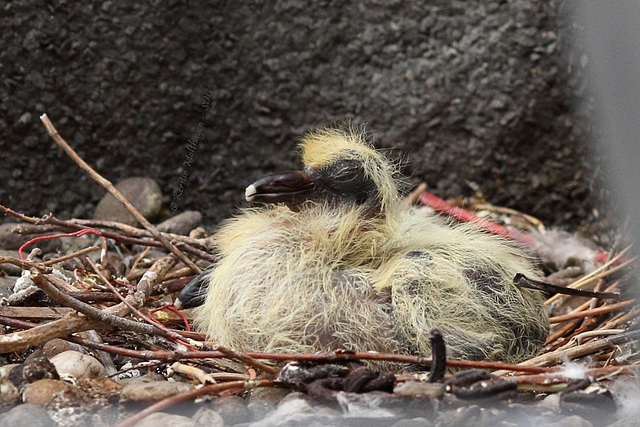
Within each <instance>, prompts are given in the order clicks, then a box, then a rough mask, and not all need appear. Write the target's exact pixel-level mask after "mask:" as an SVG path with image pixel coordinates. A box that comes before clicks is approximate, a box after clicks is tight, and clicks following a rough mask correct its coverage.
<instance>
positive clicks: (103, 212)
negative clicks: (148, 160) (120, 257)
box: [93, 177, 162, 226]
mask: <svg viewBox="0 0 640 427" xmlns="http://www.w3.org/2000/svg"><path fill="white" fill-rule="evenodd" d="M116 189H117V190H118V191H120V193H122V195H123V196H124V197H125V198H126V199H127V200H128V201H129V202H130V203H131V204H132V205H133V207H135V208H136V209H137V210H138V212H140V214H142V216H144V217H145V218H146V219H147V220H148V221H153V220H154V219H155V218H156V217H157V216H158V214H159V213H160V209H161V207H162V192H161V191H160V187H159V186H158V184H157V183H156V182H155V181H154V180H153V179H151V178H144V177H135V178H127V179H125V180H123V181H120V182H119V183H118V184H117V185H116ZM93 218H94V219H99V220H104V221H116V222H122V223H124V224H129V225H132V226H137V225H138V221H137V220H136V219H135V217H134V216H133V215H132V214H131V213H130V212H129V211H127V209H126V208H125V207H124V206H123V205H122V204H121V203H120V202H119V201H117V200H116V198H115V197H113V196H112V195H111V194H109V193H107V194H105V195H104V197H103V198H102V200H100V203H98V206H97V207H96V211H95V213H94V214H93Z"/></svg>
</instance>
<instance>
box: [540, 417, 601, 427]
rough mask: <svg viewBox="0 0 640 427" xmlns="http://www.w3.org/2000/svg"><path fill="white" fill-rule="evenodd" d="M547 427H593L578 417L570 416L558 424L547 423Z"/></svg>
mask: <svg viewBox="0 0 640 427" xmlns="http://www.w3.org/2000/svg"><path fill="white" fill-rule="evenodd" d="M547 427H593V424H591V423H590V422H589V421H587V420H585V419H584V418H582V417H580V416H578V415H571V416H569V417H566V418H563V419H561V420H560V421H558V422H555V423H549V424H547Z"/></svg>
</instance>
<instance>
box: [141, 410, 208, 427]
mask: <svg viewBox="0 0 640 427" xmlns="http://www.w3.org/2000/svg"><path fill="white" fill-rule="evenodd" d="M134 425H135V426H136V427H158V426H171V427H200V425H199V424H198V423H196V422H194V421H192V420H191V418H188V417H185V416H183V415H175V414H165V413H163V412H156V413H155V414H151V415H149V416H147V417H144V418H143V419H141V420H140V421H138V422H137V423H135V424H134Z"/></svg>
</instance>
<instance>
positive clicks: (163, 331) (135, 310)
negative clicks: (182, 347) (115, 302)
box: [87, 258, 199, 347]
mask: <svg viewBox="0 0 640 427" xmlns="http://www.w3.org/2000/svg"><path fill="white" fill-rule="evenodd" d="M87 262H88V263H89V265H91V268H93V271H95V272H96V274H97V275H98V277H100V279H101V280H102V282H103V283H104V285H105V286H106V287H107V288H108V289H109V290H110V291H111V292H113V293H114V294H115V295H116V296H117V297H118V299H120V300H121V301H122V303H123V304H124V305H126V306H127V308H128V309H129V311H131V313H133V314H135V315H136V316H138V317H139V318H140V319H143V320H144V321H145V322H147V324H149V325H150V326H151V327H153V328H154V329H155V330H156V332H157V333H158V334H160V335H162V336H164V337H165V338H169V339H170V340H174V341H178V342H180V343H183V344H184V338H183V337H182V336H180V335H178V334H176V333H174V332H172V331H171V330H169V329H168V328H166V327H165V326H164V325H163V324H161V323H159V322H156V321H153V320H152V319H150V318H149V317H148V316H145V315H144V314H143V313H141V312H140V310H138V308H137V307H134V305H133V304H132V303H131V302H130V301H127V299H126V298H125V297H123V296H122V295H121V294H120V292H118V290H117V289H116V288H115V287H114V286H113V285H112V284H111V283H110V282H109V279H107V278H106V277H105V276H104V274H102V272H101V271H100V269H99V268H98V267H97V266H96V264H95V263H94V262H93V261H92V260H91V259H90V258H87ZM148 296H149V295H148V294H147V295H146V296H145V298H144V300H145V301H146V299H147V298H148ZM189 341H191V340H189ZM198 344H199V343H198ZM188 345H193V344H191V343H188ZM194 347H195V346H194Z"/></svg>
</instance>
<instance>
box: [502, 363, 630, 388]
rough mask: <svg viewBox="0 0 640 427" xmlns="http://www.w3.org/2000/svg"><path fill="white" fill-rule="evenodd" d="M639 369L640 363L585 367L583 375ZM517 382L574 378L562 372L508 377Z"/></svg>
mask: <svg viewBox="0 0 640 427" xmlns="http://www.w3.org/2000/svg"><path fill="white" fill-rule="evenodd" d="M639 371H640V365H622V366H604V367H601V368H591V369H587V370H586V371H585V373H584V375H585V377H600V376H608V375H612V374H614V375H618V374H632V375H634V374H638V372H639ZM509 379H510V380H513V381H515V382H517V383H519V384H525V383H528V384H538V385H548V384H554V383H566V382H569V381H571V380H573V379H574V378H571V377H568V376H566V375H565V374H563V373H562V372H557V373H550V374H534V375H517V376H513V377H509Z"/></svg>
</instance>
